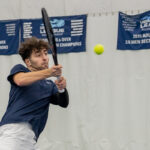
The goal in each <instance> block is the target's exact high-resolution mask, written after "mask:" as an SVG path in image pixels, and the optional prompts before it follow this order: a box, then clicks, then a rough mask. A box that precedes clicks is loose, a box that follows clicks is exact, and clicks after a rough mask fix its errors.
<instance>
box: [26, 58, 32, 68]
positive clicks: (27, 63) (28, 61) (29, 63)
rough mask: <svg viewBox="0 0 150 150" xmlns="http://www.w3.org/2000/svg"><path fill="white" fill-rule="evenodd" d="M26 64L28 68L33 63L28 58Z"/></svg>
mask: <svg viewBox="0 0 150 150" xmlns="http://www.w3.org/2000/svg"><path fill="white" fill-rule="evenodd" d="M25 64H26V65H27V66H30V65H31V62H30V59H29V58H26V59H25Z"/></svg>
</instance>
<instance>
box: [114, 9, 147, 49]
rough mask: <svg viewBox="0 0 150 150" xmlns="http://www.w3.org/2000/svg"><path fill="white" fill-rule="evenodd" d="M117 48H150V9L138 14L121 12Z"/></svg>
mask: <svg viewBox="0 0 150 150" xmlns="http://www.w3.org/2000/svg"><path fill="white" fill-rule="evenodd" d="M117 49H120V50H140V49H150V11H147V12H145V13H142V14H138V15H126V14H124V13H122V12H119V21H118V40H117Z"/></svg>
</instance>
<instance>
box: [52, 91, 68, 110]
mask: <svg viewBox="0 0 150 150" xmlns="http://www.w3.org/2000/svg"><path fill="white" fill-rule="evenodd" d="M50 103H52V104H54V105H59V106H61V107H64V108H66V107H67V106H68V105H69V94H68V91H67V89H65V91H64V92H63V93H59V92H58V93H56V94H55V95H52V96H51V99H50Z"/></svg>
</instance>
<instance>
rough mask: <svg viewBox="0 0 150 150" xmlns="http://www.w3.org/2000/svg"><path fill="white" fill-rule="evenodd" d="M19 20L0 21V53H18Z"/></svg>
mask: <svg viewBox="0 0 150 150" xmlns="http://www.w3.org/2000/svg"><path fill="white" fill-rule="evenodd" d="M19 24H20V21H19V20H11V21H0V33H1V34H0V55H10V54H16V53H18V47H19Z"/></svg>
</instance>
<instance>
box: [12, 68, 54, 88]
mask: <svg viewBox="0 0 150 150" xmlns="http://www.w3.org/2000/svg"><path fill="white" fill-rule="evenodd" d="M50 76H51V72H50V69H45V70H41V71H34V72H27V73H18V74H16V75H15V76H14V78H13V80H14V82H15V83H16V84H17V85H18V86H27V85H30V84H32V83H34V82H36V81H39V80H42V79H45V78H48V77H50Z"/></svg>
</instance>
